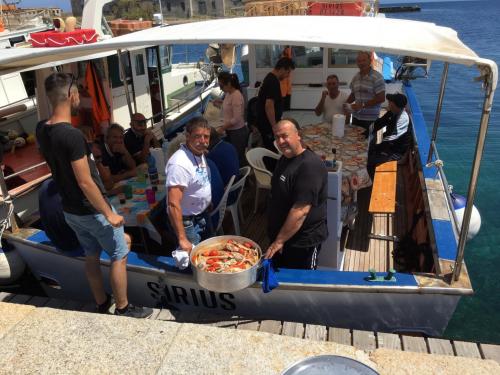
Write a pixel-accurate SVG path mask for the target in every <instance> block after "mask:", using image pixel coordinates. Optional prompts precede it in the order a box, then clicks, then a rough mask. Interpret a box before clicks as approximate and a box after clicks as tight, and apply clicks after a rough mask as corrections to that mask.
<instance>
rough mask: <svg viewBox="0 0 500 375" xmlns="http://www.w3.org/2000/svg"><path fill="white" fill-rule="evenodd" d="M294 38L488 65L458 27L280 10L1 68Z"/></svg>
mask: <svg viewBox="0 0 500 375" xmlns="http://www.w3.org/2000/svg"><path fill="white" fill-rule="evenodd" d="M202 43H237V44H282V45H283V44H291V45H304V46H320V47H333V48H345V49H355V50H375V51H377V52H385V53H390V54H396V55H408V56H415V57H422V58H426V59H430V60H439V61H445V62H450V63H457V64H463V65H467V66H470V65H474V64H477V65H488V66H490V67H491V68H492V70H493V71H496V64H495V63H494V62H493V61H489V60H485V59H481V58H479V57H478V56H477V55H476V54H475V53H474V51H472V50H471V49H470V48H468V47H467V46H466V45H465V44H464V43H462V42H461V41H460V40H459V39H458V36H457V33H456V32H455V31H454V30H452V29H450V28H447V27H440V26H436V25H435V24H433V23H428V22H418V21H408V20H398V19H388V18H382V17H380V18H379V17H377V18H371V17H332V16H277V17H243V18H226V19H218V20H210V21H202V22H192V23H185V24H180V25H174V26H163V27H157V28H153V29H147V30H143V31H139V32H136V33H132V34H127V35H123V36H119V37H115V38H111V39H108V40H103V41H100V42H97V43H93V44H87V45H81V46H73V47H61V48H29V49H8V50H2V53H1V56H0V72H2V71H7V70H10V69H12V68H15V69H19V68H21V67H22V68H29V67H35V66H37V65H41V64H45V63H48V62H51V61H54V60H59V61H60V60H65V59H75V58H78V57H80V58H82V59H84V58H86V57H88V55H89V54H92V53H98V52H105V51H110V50H116V49H127V48H130V47H137V46H139V45H141V46H154V45H159V44H202Z"/></svg>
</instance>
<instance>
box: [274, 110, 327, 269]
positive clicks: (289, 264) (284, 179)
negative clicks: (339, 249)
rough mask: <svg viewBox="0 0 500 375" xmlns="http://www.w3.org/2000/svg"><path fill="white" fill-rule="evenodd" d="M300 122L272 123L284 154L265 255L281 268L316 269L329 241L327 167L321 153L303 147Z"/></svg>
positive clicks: (277, 172) (278, 169) (277, 171)
mask: <svg viewBox="0 0 500 375" xmlns="http://www.w3.org/2000/svg"><path fill="white" fill-rule="evenodd" d="M299 130H300V127H299V124H298V123H297V122H296V121H295V120H293V119H284V120H281V121H279V122H278V123H277V124H276V125H274V126H273V133H274V138H275V139H276V144H277V146H278V148H279V150H280V151H281V153H282V156H281V158H280V159H279V161H278V164H277V165H276V169H275V170H274V172H273V177H272V180H271V199H270V202H269V205H268V223H269V224H268V228H267V229H268V230H267V233H268V236H269V239H270V241H271V245H270V246H269V248H268V249H267V251H266V254H265V258H266V259H269V258H272V259H273V260H274V262H275V264H276V265H277V266H278V267H284V268H300V269H316V260H317V257H318V254H319V251H320V249H321V243H322V242H323V241H324V240H326V238H327V236H328V230H327V227H326V201H327V170H326V167H325V165H324V164H323V162H322V161H321V159H320V158H319V156H318V155H316V154H315V153H314V152H312V151H311V150H309V149H306V148H304V146H303V145H302V143H301V139H300V134H299Z"/></svg>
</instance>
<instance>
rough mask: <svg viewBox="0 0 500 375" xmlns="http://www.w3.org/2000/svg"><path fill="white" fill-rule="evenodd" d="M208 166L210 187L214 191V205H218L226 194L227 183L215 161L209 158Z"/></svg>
mask: <svg viewBox="0 0 500 375" xmlns="http://www.w3.org/2000/svg"><path fill="white" fill-rule="evenodd" d="M207 164H208V168H209V169H210V189H211V191H212V205H213V208H215V207H217V205H218V204H219V202H220V200H221V199H222V196H223V195H224V186H225V183H224V181H223V180H222V176H221V175H220V172H219V168H218V167H217V164H215V162H214V161H212V160H210V159H207Z"/></svg>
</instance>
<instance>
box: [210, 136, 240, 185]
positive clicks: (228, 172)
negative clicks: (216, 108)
mask: <svg viewBox="0 0 500 375" xmlns="http://www.w3.org/2000/svg"><path fill="white" fill-rule="evenodd" d="M207 158H208V159H210V160H212V161H213V162H214V163H215V165H217V168H218V169H219V172H220V175H221V177H222V181H223V182H224V186H226V185H227V183H228V182H229V180H230V179H231V177H232V176H236V180H237V179H238V177H239V175H240V163H239V160H238V152H237V151H236V148H235V147H234V146H233V145H232V144H231V143H229V142H226V141H223V140H222V139H221V137H220V136H219V133H217V130H215V128H211V129H210V144H209V145H208V154H207Z"/></svg>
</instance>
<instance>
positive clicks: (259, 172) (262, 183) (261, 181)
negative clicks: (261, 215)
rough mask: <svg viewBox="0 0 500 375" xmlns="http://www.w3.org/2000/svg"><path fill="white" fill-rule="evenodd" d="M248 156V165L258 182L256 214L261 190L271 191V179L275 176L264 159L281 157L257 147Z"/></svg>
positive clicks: (249, 151)
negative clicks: (267, 167)
mask: <svg viewBox="0 0 500 375" xmlns="http://www.w3.org/2000/svg"><path fill="white" fill-rule="evenodd" d="M246 156H247V161H248V164H250V166H251V167H252V169H253V172H254V173H255V180H256V181H257V189H256V190H257V191H256V193H255V206H254V210H253V212H254V213H256V212H257V206H258V202H259V189H268V190H271V177H272V176H273V174H272V173H271V172H269V171H268V170H267V169H266V165H265V164H264V157H265V156H267V157H270V158H273V159H276V160H278V159H279V158H280V156H279V155H278V154H275V153H274V152H272V151H269V150H268V149H266V148H262V147H256V148H252V149H251V150H248V152H247V155H246Z"/></svg>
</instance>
